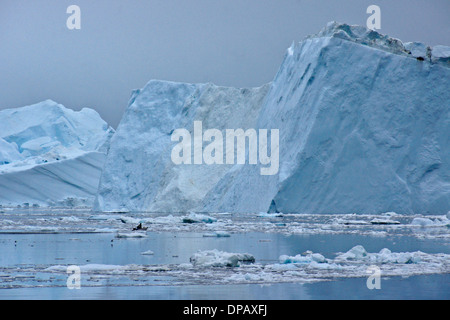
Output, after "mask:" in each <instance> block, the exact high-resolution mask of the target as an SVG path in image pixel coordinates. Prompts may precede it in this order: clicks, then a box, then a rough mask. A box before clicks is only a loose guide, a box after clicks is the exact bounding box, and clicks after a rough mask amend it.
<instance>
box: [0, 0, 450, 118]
mask: <svg viewBox="0 0 450 320" xmlns="http://www.w3.org/2000/svg"><path fill="white" fill-rule="evenodd" d="M430 2H432V3H433V4H432V5H431V4H430ZM72 4H76V5H78V6H79V7H80V8H81V30H69V29H68V28H67V27H66V20H67V18H68V17H69V14H67V13H66V9H67V7H68V6H69V5H72ZM371 4H376V5H378V6H380V8H381V14H382V15H381V21H382V24H381V30H380V32H381V33H383V34H388V35H390V36H392V37H395V38H398V39H400V40H402V41H404V42H408V41H420V42H424V43H426V44H427V45H431V46H434V45H437V44H442V45H450V23H449V19H448V17H449V16H450V1H448V0H434V1H428V2H427V1H421V0H399V1H395V2H392V1H389V0H377V1H373V0H370V1H366V0H345V1H344V0H343V1H339V2H338V1H335V0H320V1H311V0H283V1H269V0H259V1H257V0H247V1H243V0H240V1H238V0H227V1H218V0H194V1H186V0H172V1H139V0H129V1H126V3H125V2H124V1H120V0H97V1H95V2H93V1H89V0H70V1H67V0H36V1H33V2H30V1H25V0H2V1H1V3H0V30H2V31H0V74H1V77H0V109H5V108H15V107H21V106H25V105H30V104H35V103H38V102H40V101H43V100H47V99H52V100H54V101H56V102H58V103H60V104H63V105H64V106H66V107H68V108H71V109H74V110H80V109H81V108H83V107H90V108H93V109H96V110H97V111H98V112H99V113H100V115H101V116H102V118H103V119H105V120H106V121H107V122H108V123H109V124H110V125H112V126H113V127H117V124H118V123H119V121H120V119H121V117H122V114H123V111H124V110H125V107H126V105H127V102H128V99H129V97H130V94H131V91H132V90H133V89H136V88H142V87H143V86H144V85H145V84H146V83H147V82H148V81H149V80H151V79H161V80H169V81H179V82H192V83H205V82H212V83H215V84H217V85H221V86H233V87H256V86H261V85H263V84H265V83H268V82H270V81H272V79H273V77H274V76H275V74H276V72H277V70H278V68H279V66H280V64H281V62H282V59H283V56H284V54H285V51H286V49H287V48H288V47H289V46H290V44H291V43H292V41H295V42H298V41H300V40H302V39H303V38H304V37H305V36H307V35H309V34H314V33H317V32H318V31H320V30H321V29H322V28H323V27H324V26H325V25H326V23H327V22H329V21H333V20H334V21H339V22H345V23H348V24H359V25H365V24H366V20H367V18H368V16H369V15H368V14H367V13H366V9H367V7H368V6H369V5H371Z"/></svg>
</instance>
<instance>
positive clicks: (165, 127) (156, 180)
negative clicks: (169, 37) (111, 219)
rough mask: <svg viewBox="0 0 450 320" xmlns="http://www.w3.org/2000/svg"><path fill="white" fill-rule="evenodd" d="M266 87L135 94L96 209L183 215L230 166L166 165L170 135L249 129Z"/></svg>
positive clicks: (164, 86)
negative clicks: (198, 127)
mask: <svg viewBox="0 0 450 320" xmlns="http://www.w3.org/2000/svg"><path fill="white" fill-rule="evenodd" d="M268 88H269V86H268V85H266V86H262V87H260V88H255V89H235V88H225V87H218V86H215V85H212V84H196V85H194V84H184V83H174V82H167V81H150V82H149V83H148V84H147V85H146V86H145V88H143V89H142V90H138V91H135V92H134V94H133V96H132V98H131V101H130V103H129V106H128V108H127V110H126V112H125V115H124V117H123V119H122V121H121V123H120V124H119V127H118V128H117V132H116V134H115V135H114V137H113V138H112V140H111V149H110V152H109V154H108V157H107V160H106V164H105V170H104V172H103V174H102V177H101V182H100V187H99V192H98V195H97V200H96V205H95V208H94V209H95V210H101V211H152V212H153V211H154V212H185V211H188V210H191V209H192V208H194V207H198V206H201V203H202V200H203V199H204V197H205V195H206V194H207V193H208V192H209V191H210V190H211V189H212V188H213V187H214V186H215V184H217V183H218V181H219V180H220V179H222V178H223V177H224V176H225V174H226V173H227V172H228V171H230V170H231V169H232V168H233V166H232V165H180V166H176V165H174V164H173V163H172V161H171V151H172V148H173V146H174V143H173V142H172V141H171V134H172V132H173V131H174V130H176V129H179V128H186V129H188V130H191V131H192V127H193V122H194V121H195V120H202V121H203V126H204V127H205V128H206V127H207V128H217V129H225V128H230V129H232V128H236V129H238V128H252V127H255V126H256V120H257V118H258V115H259V113H260V108H261V105H262V100H263V99H264V97H265V95H266V94H267V90H268Z"/></svg>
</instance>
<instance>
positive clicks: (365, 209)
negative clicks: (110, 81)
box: [94, 23, 450, 214]
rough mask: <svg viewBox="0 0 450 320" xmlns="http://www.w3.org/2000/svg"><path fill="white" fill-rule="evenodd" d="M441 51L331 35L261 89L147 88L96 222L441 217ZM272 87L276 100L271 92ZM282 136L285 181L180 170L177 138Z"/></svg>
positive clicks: (446, 188)
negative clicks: (234, 216) (251, 133)
mask: <svg viewBox="0 0 450 320" xmlns="http://www.w3.org/2000/svg"><path fill="white" fill-rule="evenodd" d="M448 51H449V50H448V47H443V46H438V48H437V49H433V48H429V47H426V46H424V45H421V44H417V43H413V44H408V45H403V44H402V42H401V41H399V40H397V39H392V38H389V37H387V36H384V35H381V34H379V33H377V32H374V31H370V30H368V29H366V28H363V27H357V26H349V25H345V24H337V23H330V24H328V25H327V27H326V28H325V29H324V30H322V31H321V32H320V33H319V34H317V35H315V36H310V37H308V38H306V39H305V40H304V41H302V42H300V43H298V44H294V45H293V46H292V47H291V48H289V49H288V50H287V53H286V55H285V59H284V61H283V63H282V65H281V68H280V70H279V71H278V73H277V75H276V77H275V79H274V81H273V82H272V83H271V84H269V85H268V86H264V87H261V88H256V89H244V90H240V89H233V88H221V87H216V86H213V85H211V84H207V85H204V84H203V85H190V84H179V83H176V84H175V83H168V82H160V81H151V82H150V83H149V84H148V85H147V86H146V87H145V88H144V89H143V90H141V91H137V92H135V93H134V95H133V97H132V99H131V101H130V104H129V107H128V109H127V111H126V113H125V115H124V118H123V120H122V122H121V124H120V126H119V128H118V130H117V133H116V135H115V136H114V138H113V140H112V145H111V150H110V153H109V154H108V157H107V160H106V166H105V170H104V172H103V174H102V178H101V183H100V188H99V193H98V196H97V201H96V205H95V208H94V209H95V210H98V211H153V212H178V211H189V210H195V211H203V212H243V213H245V212H261V211H263V212H267V211H274V212H276V211H280V212H284V213H381V212H388V211H395V212H397V213H401V214H413V213H420V214H427V213H430V214H445V213H447V212H448V211H449V210H450V135H449V132H450V91H449V90H448V88H449V87H450V68H449V67H450V62H449V61H450V60H449V57H448ZM268 87H270V88H268ZM194 120H202V121H203V123H204V124H206V125H204V126H205V127H206V126H207V127H209V128H218V129H222V130H223V129H225V128H239V127H240V128H244V129H245V128H257V129H258V128H260V129H279V130H280V152H279V156H280V170H279V174H277V175H274V176H261V175H260V174H259V172H260V168H259V165H235V166H227V165H212V166H208V165H186V166H185V165H182V166H174V165H173V164H172V162H171V157H170V150H171V148H172V147H173V145H174V143H173V142H171V140H170V135H171V132H172V131H173V130H174V129H177V128H188V129H190V130H192V123H193V121H194Z"/></svg>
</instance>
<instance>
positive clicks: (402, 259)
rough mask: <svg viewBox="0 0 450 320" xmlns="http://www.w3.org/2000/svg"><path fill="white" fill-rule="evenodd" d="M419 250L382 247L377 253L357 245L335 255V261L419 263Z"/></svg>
mask: <svg viewBox="0 0 450 320" xmlns="http://www.w3.org/2000/svg"><path fill="white" fill-rule="evenodd" d="M421 254H422V253H421V252H420V251H417V252H391V250H389V249H387V248H384V249H381V250H380V252H379V253H368V252H367V251H366V249H364V247H363V246H361V245H357V246H355V247H353V248H352V249H350V250H349V251H347V252H346V253H343V254H340V255H338V256H337V257H336V259H335V261H363V262H367V263H381V264H383V263H394V264H409V263H419V262H420V261H421V259H420V255H421Z"/></svg>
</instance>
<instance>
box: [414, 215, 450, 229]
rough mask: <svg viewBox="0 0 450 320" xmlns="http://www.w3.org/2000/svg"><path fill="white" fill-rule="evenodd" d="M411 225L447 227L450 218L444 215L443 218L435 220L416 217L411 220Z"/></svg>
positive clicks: (449, 224) (449, 223)
mask: <svg viewBox="0 0 450 320" xmlns="http://www.w3.org/2000/svg"><path fill="white" fill-rule="evenodd" d="M410 225H411V226H417V227H445V226H450V220H449V219H448V218H447V216H443V217H442V218H437V219H435V220H431V219H429V218H420V217H419V218H414V219H413V220H412V221H411V224H410Z"/></svg>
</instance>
